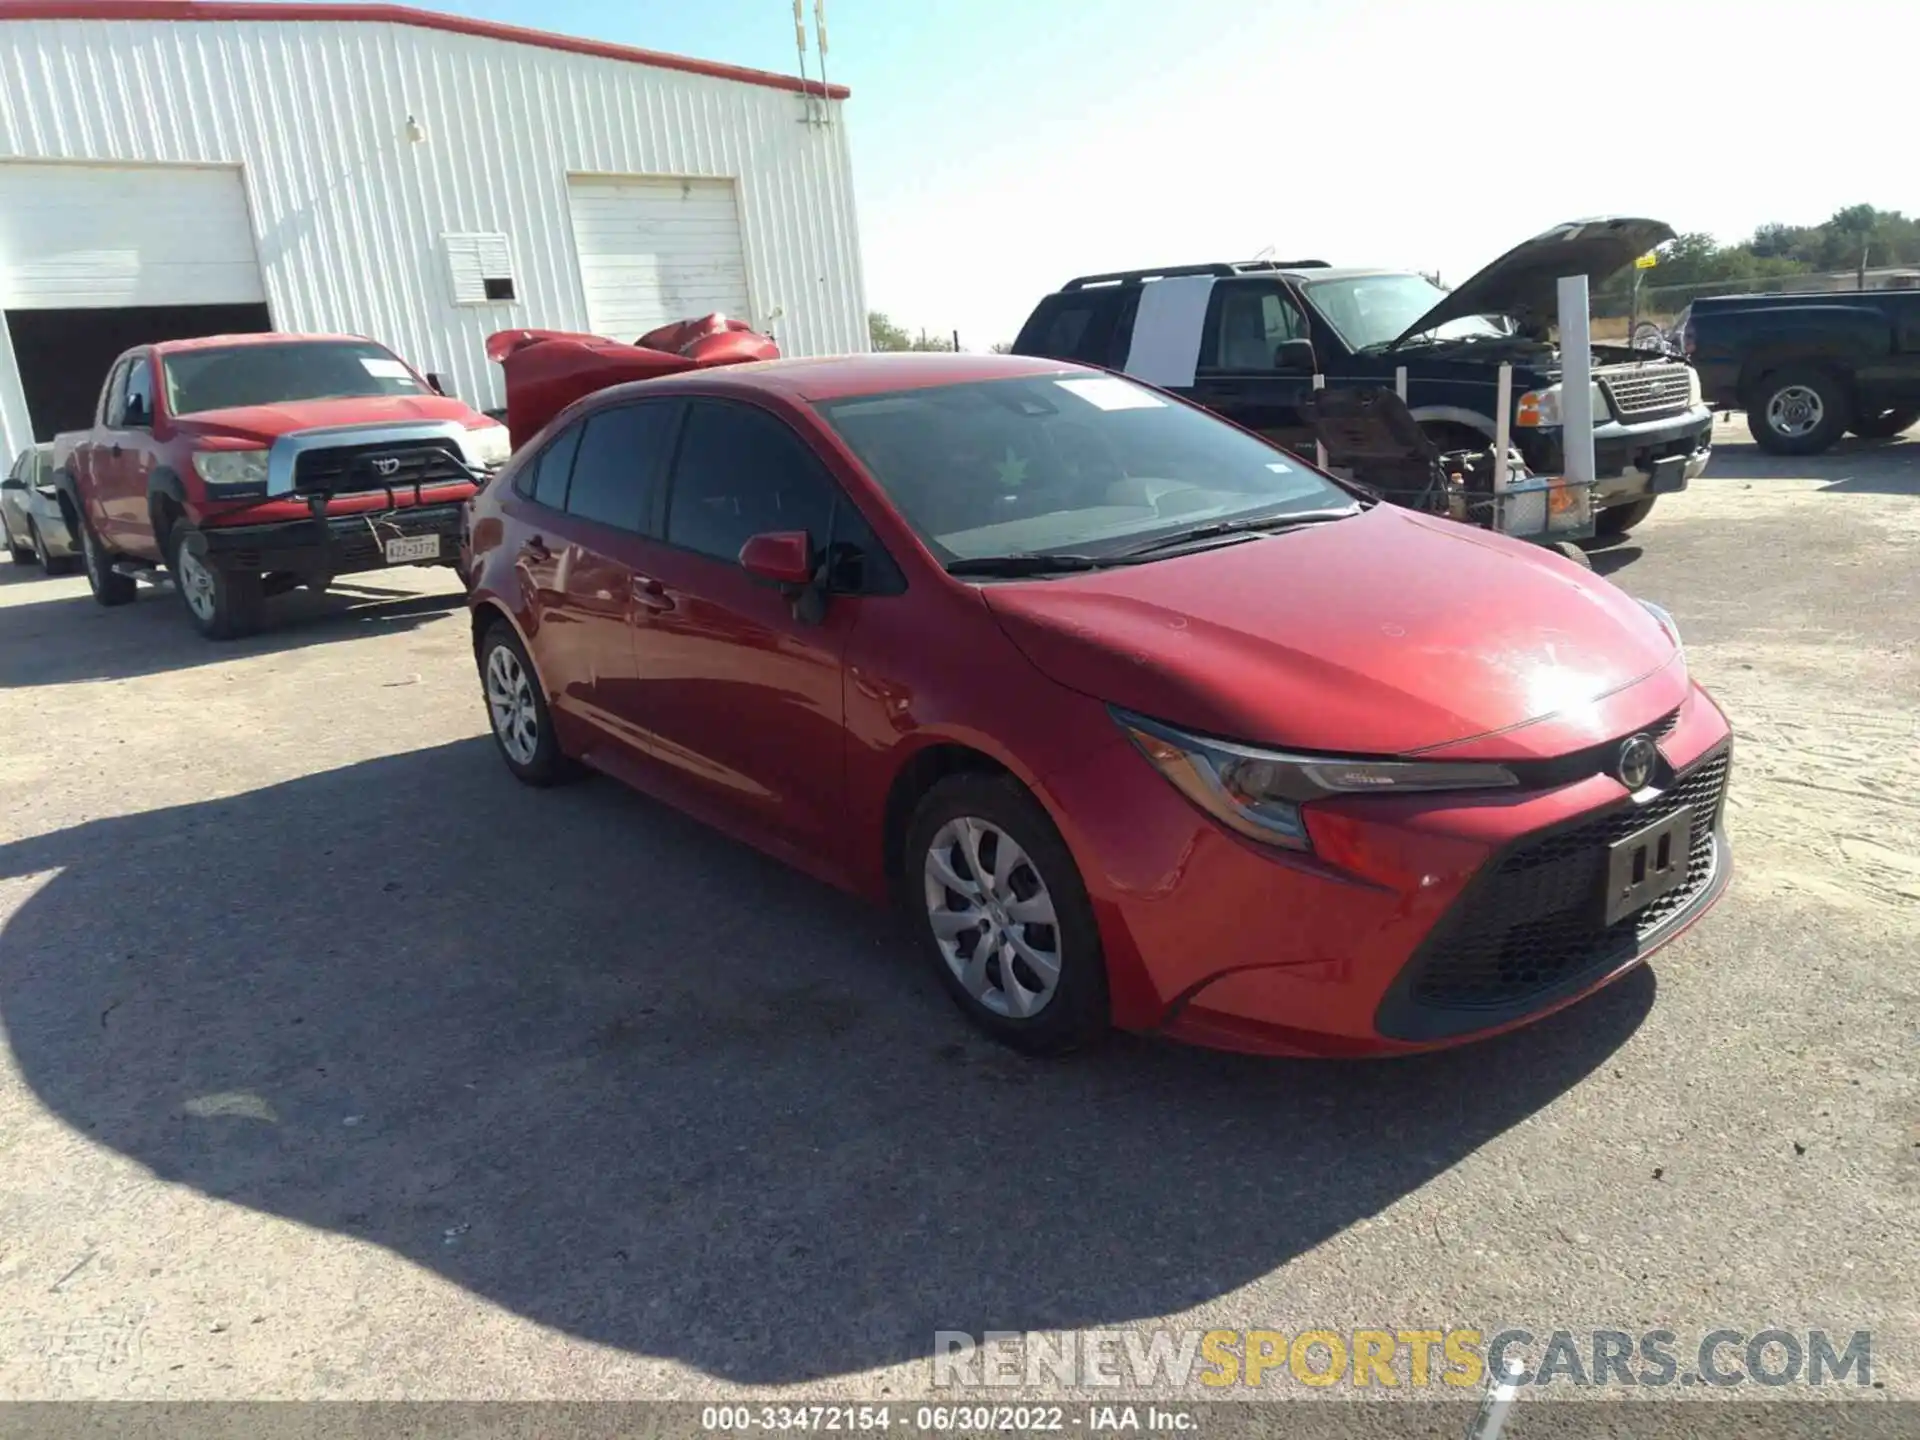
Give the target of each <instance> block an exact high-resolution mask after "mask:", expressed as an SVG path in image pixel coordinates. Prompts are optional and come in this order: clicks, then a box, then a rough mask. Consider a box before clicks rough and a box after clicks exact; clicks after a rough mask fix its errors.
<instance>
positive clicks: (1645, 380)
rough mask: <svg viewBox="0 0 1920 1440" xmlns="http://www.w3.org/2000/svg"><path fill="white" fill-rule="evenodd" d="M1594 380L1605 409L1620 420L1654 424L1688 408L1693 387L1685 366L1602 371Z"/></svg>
mask: <svg viewBox="0 0 1920 1440" xmlns="http://www.w3.org/2000/svg"><path fill="white" fill-rule="evenodd" d="M1594 379H1596V380H1598V381H1599V382H1600V388H1601V390H1602V391H1604V392H1605V394H1606V397H1607V406H1608V408H1609V409H1611V410H1612V411H1613V413H1614V417H1615V418H1616V419H1620V420H1654V419H1658V418H1659V417H1660V416H1662V415H1677V414H1679V413H1680V412H1681V411H1682V410H1685V409H1686V408H1687V397H1688V395H1689V394H1690V393H1691V392H1692V383H1691V380H1690V379H1689V377H1688V373H1687V367H1686V366H1684V365H1659V364H1653V365H1622V366H1621V367H1620V368H1619V369H1617V370H1616V369H1601V370H1597V371H1595V372H1594Z"/></svg>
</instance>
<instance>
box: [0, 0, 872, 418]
mask: <svg viewBox="0 0 1920 1440" xmlns="http://www.w3.org/2000/svg"><path fill="white" fill-rule="evenodd" d="M819 104H820V102H818V101H817V100H816V101H809V100H807V99H804V98H803V97H801V96H799V95H797V94H794V93H791V92H788V91H783V90H776V89H773V88H770V87H767V86H760V85H752V84H748V83H744V82H741V81H735V80H723V79H716V78H709V77H706V76H702V75H695V74H688V73H683V72H679V71H673V70H665V69H659V68H654V67H650V66H644V65H639V64H635V63H632V62H627V61H620V60H612V59H601V58H598V57H594V56H588V55H578V54H570V53H565V52H561V51H556V50H549V49H546V48H544V47H540V46H533V45H523V44H515V43H511V42H507V41H502V40H496V39H490V38H483V37H479V36H468V35H459V34H449V33H445V32H441V31H434V30H427V29H421V28H418V27H413V26H406V25H396V24H384V23H377V24H369V23H359V22H353V23H335V22H313V21H295V22H264V23H251V22H227V21H219V22H215V21H192V22H175V23H161V22H150V21H134V22H103V21H37V20H22V21H8V20H4V19H0V163H4V162H5V161H6V160H9V159H33V160H72V161H88V160H92V161H115V162H121V163H124V162H130V161H132V162H162V163H167V162H170V163H202V164H204V163H225V164H238V165H240V166H242V167H243V168H244V172H245V177H246V184H247V190H248V195H249V199H250V203H251V206H252V211H253V223H254V231H255V238H256V244H257V246H258V250H259V256H260V263H261V267H262V270H263V273H264V278H265V283H266V292H267V301H268V304H269V306H270V307H271V309H272V312H273V317H274V323H275V324H276V325H277V326H278V327H280V328H282V329H288V330H315V329H317V330H348V331H353V332H357V333H364V334H368V335H373V336H376V337H378V338H380V339H381V340H384V341H385V342H387V343H388V344H390V345H392V346H393V347H394V348H395V349H397V350H398V351H400V352H401V353H402V354H404V355H405V356H406V357H407V358H408V359H410V360H412V361H413V362H414V363H415V364H416V365H418V366H419V367H420V368H421V369H423V370H435V371H439V372H441V373H443V374H446V375H448V376H450V377H452V378H453V380H454V381H455V382H456V383H457V385H458V389H459V393H460V394H461V395H463V396H466V397H469V398H483V399H484V400H485V402H486V403H488V404H498V403H500V388H499V379H498V371H497V369H496V368H495V367H494V366H492V365H490V364H489V363H488V362H487V359H486V356H485V353H484V349H483V344H484V341H485V339H486V336H487V335H488V334H490V333H491V332H493V331H495V330H502V329H508V328H514V327H518V326H523V325H531V326H546V327H554V328H566V329H585V328H587V315H586V309H585V304H584V298H583V294H582V289H581V283H580V278H579V269H578V266H577V265H576V263H575V258H574V249H573V245H574V242H573V233H572V229H571V226H570V224H569V218H568V210H567V177H568V175H569V174H570V173H574V174H605V175H688V176H730V177H733V178H734V180H735V182H736V185H737V188H738V193H739V197H740V212H741V215H740V220H741V230H742V236H743V240H744V243H745V248H746V259H747V269H748V281H749V285H750V287H751V290H752V300H753V305H754V311H755V313H754V314H753V315H751V316H748V317H743V318H747V319H749V320H751V321H752V322H753V323H754V324H756V325H763V326H764V325H766V324H767V318H768V315H769V312H771V311H773V310H774V309H775V308H776V307H778V308H780V309H781V310H783V311H784V312H785V313H784V315H783V316H782V318H780V319H779V320H777V321H774V322H773V326H772V328H773V329H774V330H775V332H776V333H777V335H778V338H779V340H780V344H781V347H782V349H783V350H785V351H786V352H787V353H789V354H796V355H813V354H826V353H833V352H838V351H846V350H864V349H865V348H866V346H867V334H866V322H865V297H864V294H863V290H862V284H861V274H860V259H859V242H858V235H857V231H856V227H855V220H854V206H853V185H852V179H851V175H850V171H849V164H850V161H849V152H848V147H847V137H846V129H845V125H844V121H843V114H842V107H841V106H840V105H839V104H838V103H837V102H836V103H833V104H832V105H831V107H830V112H831V124H830V125H826V126H821V125H814V124H807V123H803V117H804V116H805V115H806V113H807V107H808V106H809V105H812V106H814V107H816V108H817V107H818V106H819ZM409 116H412V117H413V118H414V119H416V120H417V121H418V122H419V123H420V125H422V126H424V127H425V130H426V139H425V140H424V141H423V142H421V143H414V142H411V141H410V140H409V139H408V138H407V120H408V117H409ZM129 219H130V221H131V222H133V223H136V224H137V223H138V221H139V217H138V216H137V215H132V216H130V217H129ZM492 230H498V231H504V232H506V233H507V234H508V235H510V236H511V237H512V243H513V251H514V260H515V265H516V270H517V276H516V279H517V295H518V303H515V304H511V305H506V304H497V305H488V306H456V305H454V304H453V303H452V295H451V288H450V285H449V282H448V279H447V269H446V260H445V257H444V255H443V254H442V253H441V248H440V240H439V237H440V236H441V234H442V233H444V232H450V231H453V232H457V231H492ZM4 285H5V278H4V276H0V304H4V289H3V287H4ZM622 338H632V337H622ZM12 369H13V367H12V365H11V363H10V357H0V392H5V393H0V429H4V431H5V439H6V445H7V453H12V451H13V450H14V449H17V448H18V446H19V445H21V444H24V443H25V441H26V429H25V425H26V415H25V410H24V406H23V405H22V404H21V402H20V400H19V396H18V385H17V380H16V379H15V377H14V376H13V375H12V373H11V372H12Z"/></svg>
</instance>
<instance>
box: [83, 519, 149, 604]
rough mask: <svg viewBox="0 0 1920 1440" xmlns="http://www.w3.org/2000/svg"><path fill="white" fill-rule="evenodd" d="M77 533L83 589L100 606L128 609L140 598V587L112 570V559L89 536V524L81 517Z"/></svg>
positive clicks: (91, 535) (93, 535) (98, 542)
mask: <svg viewBox="0 0 1920 1440" xmlns="http://www.w3.org/2000/svg"><path fill="white" fill-rule="evenodd" d="M76 528H78V530H79V531H80V560H81V563H82V564H83V565H84V566H85V567H86V571H87V588H88V589H90V590H92V591H93V598H94V599H95V600H96V601H98V602H99V603H100V604H102V605H109V606H111V605H131V604H132V603H133V602H134V601H135V600H136V599H138V598H139V595H140V587H139V586H138V585H136V584H135V583H134V581H133V577H132V576H130V575H122V574H119V573H118V572H117V571H115V570H114V568H113V555H112V553H111V552H110V551H109V550H108V549H107V547H106V545H105V544H104V543H102V541H101V539H100V537H99V536H98V535H96V534H94V533H93V522H92V521H90V520H88V519H87V517H86V516H85V515H82V516H81V517H80V523H79V525H78V526H77V527H76Z"/></svg>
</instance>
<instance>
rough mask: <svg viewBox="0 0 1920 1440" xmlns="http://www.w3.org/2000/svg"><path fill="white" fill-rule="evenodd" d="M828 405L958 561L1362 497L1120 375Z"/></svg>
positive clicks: (903, 508) (1093, 543) (982, 385)
mask: <svg viewBox="0 0 1920 1440" xmlns="http://www.w3.org/2000/svg"><path fill="white" fill-rule="evenodd" d="M818 409H819V410H820V412H821V414H822V415H823V416H824V417H825V418H826V420H827V422H828V423H829V424H830V425H832V426H833V428H834V429H835V430H836V431H838V432H839V434H840V436H841V438H842V439H844V440H845V441H846V443H847V445H848V447H849V448H850V449H852V450H853V452H854V454H856V455H857V456H859V458H860V461H861V463H862V464H863V465H864V466H865V467H866V468H867V470H868V472H869V473H870V474H871V475H872V476H873V478H874V480H875V482H876V483H878V484H879V485H880V487H881V488H882V489H884V490H885V491H886V492H887V495H888V496H889V498H890V499H891V500H892V501H893V504H894V506H895V507H896V508H897V509H898V510H899V511H900V513H901V514H902V515H903V516H905V518H906V520H907V522H908V523H909V524H910V525H912V526H913V528H914V529H915V530H916V531H917V532H918V533H919V535H920V536H921V538H922V539H923V540H924V541H925V542H926V544H927V546H928V548H929V549H931V550H932V551H933V553H934V555H935V556H936V557H937V558H938V559H939V560H940V561H941V562H942V563H950V562H952V561H954V560H961V559H973V558H978V557H986V556H1001V555H1016V554H1028V553H1035V552H1056V551H1069V552H1073V553H1075V554H1084V555H1090V556H1101V555H1111V554H1114V553H1117V552H1119V551H1122V550H1126V549H1128V548H1130V547H1132V546H1134V545H1137V544H1140V543H1143V542H1146V541H1149V540H1152V539H1155V538H1158V537H1161V536H1170V535H1174V534H1177V533H1179V532H1181V531H1183V530H1187V529H1191V528H1192V527H1194V526H1195V525H1200V524H1206V523H1208V522H1211V521H1214V520H1223V519H1235V518H1243V517H1244V518H1252V517H1254V516H1261V517H1265V516H1272V517H1275V518H1276V519H1279V518H1283V517H1285V516H1286V515H1288V514H1294V513H1300V512H1304V511H1319V510H1326V509H1330V508H1340V507H1345V506H1348V505H1351V504H1352V499H1353V497H1352V496H1351V495H1349V494H1348V493H1347V492H1346V491H1344V490H1341V489H1340V488H1339V487H1338V486H1337V485H1335V484H1334V483H1333V482H1332V481H1330V480H1327V479H1326V478H1324V477H1323V476H1321V475H1319V474H1317V473H1315V472H1314V471H1312V470H1309V469H1307V468H1306V467H1305V466H1304V465H1302V464H1300V463H1299V462H1297V461H1295V460H1293V459H1292V458H1291V457H1289V456H1288V455H1287V454H1286V453H1285V452H1283V451H1281V450H1278V449H1275V448H1274V447H1272V446H1270V445H1268V444H1266V443H1265V442H1264V441H1261V440H1259V439H1257V438H1255V437H1254V436H1252V435H1249V434H1247V433H1246V432H1245V431H1243V430H1240V429H1238V428H1236V427H1234V426H1232V425H1229V424H1227V423H1226V422H1224V421H1222V420H1219V419H1217V418H1215V417H1214V416H1212V415H1209V414H1208V413H1206V412H1205V411H1203V410H1199V409H1196V408H1194V407H1192V406H1190V405H1183V404H1180V403H1178V402H1176V401H1173V400H1169V399H1167V398H1166V397H1164V396H1162V395H1159V394H1156V393H1155V392H1153V391H1152V390H1149V389H1147V388H1145V387H1144V386H1140V385H1136V384H1134V383H1133V382H1132V381H1129V380H1125V379H1122V378H1121V377H1119V376H1112V375H1090V374H1075V373H1063V374H1059V375H1038V376H1032V377H1022V378H1019V379H1009V380H986V381H977V382H972V383H968V384H962V385H940V386H929V387H927V388H925V389H920V390H904V391H896V392H893V393H890V394H886V395H862V396H856V397H851V398H848V399H843V400H829V401H823V402H821V403H820V404H819V406H818Z"/></svg>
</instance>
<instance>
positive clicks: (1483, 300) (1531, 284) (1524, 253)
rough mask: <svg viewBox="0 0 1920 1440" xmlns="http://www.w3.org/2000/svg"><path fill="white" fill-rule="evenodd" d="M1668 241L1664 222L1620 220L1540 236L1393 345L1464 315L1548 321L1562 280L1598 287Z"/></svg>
mask: <svg viewBox="0 0 1920 1440" xmlns="http://www.w3.org/2000/svg"><path fill="white" fill-rule="evenodd" d="M1671 239H1673V227H1672V226H1671V225H1669V224H1667V223H1666V222H1665V221H1662V220H1638V219H1633V218H1631V217H1628V216H1621V215H1607V216H1602V217H1600V218H1598V219H1594V220H1571V221H1569V222H1567V223H1566V224H1565V225H1556V226H1555V227H1554V228H1553V229H1551V230H1549V231H1547V232H1546V233H1545V234H1544V235H1536V236H1534V237H1533V239H1531V240H1528V241H1526V242H1525V243H1524V244H1521V245H1516V246H1514V248H1513V249H1511V250H1509V251H1508V252H1507V253H1506V254H1504V255H1502V256H1501V257H1500V258H1499V259H1498V260H1496V261H1494V262H1493V263H1492V264H1491V265H1489V266H1487V267H1486V268H1485V269H1483V270H1481V271H1480V272H1479V273H1478V274H1476V275H1474V276H1473V278H1472V279H1470V280H1468V281H1467V282H1466V283H1465V284H1463V285H1461V286H1459V287H1457V288H1456V289H1454V290H1452V291H1450V292H1448V294H1447V298H1446V299H1444V300H1442V301H1441V302H1440V303H1439V304H1438V305H1435V306H1434V307H1433V308H1432V309H1431V310H1429V311H1428V312H1427V313H1426V314H1424V315H1422V316H1421V317H1420V318H1419V319H1418V320H1416V321H1414V322H1413V324H1411V325H1409V326H1408V327H1407V328H1406V329H1405V330H1404V331H1402V332H1401V334H1400V336H1399V338H1398V339H1396V340H1395V341H1394V342H1393V343H1394V345H1399V344H1401V343H1403V342H1404V341H1406V340H1407V339H1408V338H1410V337H1411V336H1414V335H1420V334H1424V333H1425V332H1426V331H1428V330H1431V329H1433V328H1434V327H1435V326H1437V325H1444V324H1446V323H1447V321H1449V320H1459V319H1461V318H1463V317H1464V316H1468V315H1512V316H1515V317H1516V318H1528V317H1532V318H1536V319H1540V320H1551V319H1552V318H1553V316H1554V315H1555V313H1556V312H1557V310H1558V306H1559V289H1558V282H1559V281H1560V279H1561V277H1563V276H1567V275H1584V276H1586V277H1587V283H1588V284H1589V285H1597V284H1599V282H1600V281H1602V280H1604V279H1606V278H1607V277H1608V276H1609V275H1612V274H1614V273H1615V272H1616V271H1619V270H1621V269H1624V268H1625V267H1626V266H1628V265H1631V264H1632V263H1633V262H1634V260H1635V259H1636V258H1637V257H1639V256H1641V255H1644V254H1646V253H1647V252H1648V251H1649V250H1651V249H1653V248H1654V246H1656V245H1660V244H1662V243H1664V242H1666V241H1668V240H1671ZM1389 348H1391V347H1389Z"/></svg>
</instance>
